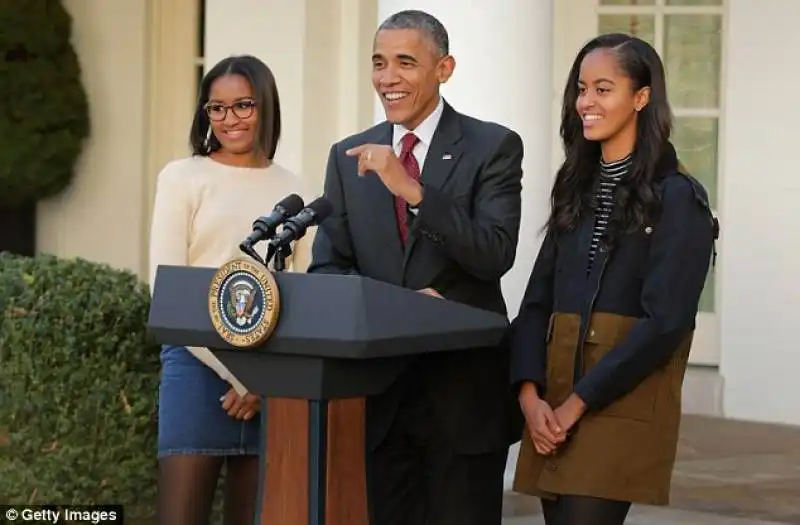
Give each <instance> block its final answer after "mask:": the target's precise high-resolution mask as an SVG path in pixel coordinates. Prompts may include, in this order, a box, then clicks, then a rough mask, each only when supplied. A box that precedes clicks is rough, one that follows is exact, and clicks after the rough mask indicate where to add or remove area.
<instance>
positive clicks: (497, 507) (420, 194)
mask: <svg viewBox="0 0 800 525" xmlns="http://www.w3.org/2000/svg"><path fill="white" fill-rule="evenodd" d="M372 63H373V73H372V81H373V84H374V86H375V90H376V92H377V94H378V96H379V97H380V99H381V101H382V103H383V106H384V109H385V112H386V117H387V121H386V122H383V123H381V124H379V125H377V126H375V127H372V128H370V129H368V130H366V131H363V132H361V133H359V134H357V135H354V136H351V137H348V138H346V139H344V140H343V141H341V142H339V143H337V144H334V145H333V147H332V148H331V151H330V157H329V159H328V167H327V172H326V180H325V196H326V197H327V198H328V199H329V200H330V202H331V203H332V205H333V209H334V211H333V214H332V215H331V216H330V217H329V218H328V219H327V220H326V221H325V222H324V223H323V224H322V225H321V226H320V228H319V229H318V231H317V234H316V237H315V241H314V246H313V251H312V262H311V265H310V267H309V269H308V271H309V272H319V273H322V272H325V273H340V274H359V275H364V276H368V277H371V278H374V279H378V280H381V281H386V282H389V283H392V284H395V285H399V286H404V287H408V288H412V289H415V290H420V291H422V292H424V293H428V294H431V295H435V296H439V297H442V298H444V299H446V300H451V301H460V302H463V303H466V304H469V305H472V306H476V307H479V308H483V309H487V310H493V311H495V312H499V313H502V314H505V313H506V306H505V302H504V300H503V297H502V294H501V290H500V278H501V276H502V275H503V274H505V273H506V272H507V271H508V270H509V269H510V268H511V266H512V264H513V262H514V256H515V254H516V247H517V239H518V233H519V225H520V207H521V178H522V166H521V164H522V156H523V146H522V141H521V139H520V137H519V135H517V134H516V133H515V132H513V131H511V130H509V129H507V128H505V127H503V126H500V125H498V124H494V123H490V122H482V121H479V120H476V119H474V118H471V117H468V116H466V115H463V114H460V113H458V112H456V110H454V109H453V108H452V107H451V106H450V105H449V104H448V103H447V102H445V101H444V99H443V98H442V97H440V95H439V85H440V84H442V83H444V82H446V81H447V80H448V79H449V78H450V76H451V74H452V73H453V69H454V67H455V61H454V59H453V58H452V57H451V56H450V55H449V42H448V36H447V31H446V30H445V28H444V27H443V26H442V24H441V23H440V22H439V21H438V20H437V19H435V18H434V17H432V16H431V15H429V14H427V13H424V12H420V11H403V12H400V13H397V14H395V15H393V16H391V17H390V18H388V19H387V20H386V21H385V22H384V23H383V24H382V25H381V26H380V27H379V28H378V31H377V33H376V35H375V41H374V52H373V56H372ZM420 174H421V176H420ZM395 315H397V316H398V317H400V316H402V315H403V312H395ZM508 366H509V357H508V352H507V351H506V350H505V349H504V348H497V349H482V350H481V351H472V350H470V351H465V352H453V353H451V352H442V353H437V354H436V355H425V356H421V357H419V358H417V359H416V360H415V362H414V363H413V364H411V365H409V367H408V368H407V369H406V370H405V372H404V373H403V374H402V375H401V377H400V378H399V379H398V380H397V381H396V382H395V383H394V384H393V385H392V386H391V387H390V388H389V390H388V391H387V392H386V393H385V394H382V395H380V396H376V397H374V398H370V399H369V400H368V403H367V449H368V450H367V477H368V480H367V482H368V496H369V503H370V514H371V521H372V523H373V525H394V524H397V525H428V524H429V525H499V524H500V522H501V515H502V492H503V473H504V470H505V463H506V456H507V453H508V446H509V445H510V444H511V443H513V442H515V441H518V439H519V436H520V431H521V426H520V424H519V422H518V416H517V410H518V409H517V406H516V402H515V400H514V398H513V396H512V395H511V393H510V389H509V387H508ZM514 427H516V428H514ZM512 429H513V430H512Z"/></svg>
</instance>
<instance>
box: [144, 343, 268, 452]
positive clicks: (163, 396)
mask: <svg viewBox="0 0 800 525" xmlns="http://www.w3.org/2000/svg"><path fill="white" fill-rule="evenodd" d="M230 388H231V387H230V384H228V382H227V381H224V380H223V379H220V377H219V376H218V375H217V373H216V372H214V371H213V370H211V369H210V368H208V367H207V366H206V365H204V364H203V363H202V362H201V361H199V360H198V359H197V358H196V357H195V356H193V355H192V354H191V353H190V352H189V350H187V349H186V348H185V347H182V346H164V347H163V348H162V350H161V382H160V385H159V391H158V457H159V458H161V457H164V456H169V455H174V454H182V455H187V454H198V455H206V456H237V455H257V454H258V451H259V446H260V444H261V415H260V414H256V415H255V416H254V417H253V418H252V419H250V420H249V421H242V420H239V419H234V418H233V417H231V416H229V415H228V413H227V412H226V411H225V410H224V409H223V408H222V402H221V401H220V398H221V397H222V396H224V395H225V393H226V392H227V391H228V390H230Z"/></svg>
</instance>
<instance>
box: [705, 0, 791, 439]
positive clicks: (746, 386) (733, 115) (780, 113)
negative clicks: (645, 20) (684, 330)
mask: <svg viewBox="0 0 800 525" xmlns="http://www.w3.org/2000/svg"><path fill="white" fill-rule="evenodd" d="M798 16H800V2H792V1H790V0H768V1H764V2H759V3H758V4H757V5H756V4H753V3H751V2H749V1H748V0H730V1H729V2H728V11H727V17H728V20H727V24H726V31H727V35H726V40H727V44H726V47H727V49H726V55H727V57H728V58H727V60H726V64H725V66H724V69H723V71H724V84H723V86H724V99H723V108H724V109H723V111H724V114H723V115H722V122H721V125H722V147H721V157H722V158H721V167H722V169H721V174H720V184H721V191H720V194H721V195H722V200H721V206H720V222H721V227H722V232H721V238H720V252H719V254H720V257H719V258H718V259H717V265H718V266H717V270H718V271H719V272H720V276H719V278H718V280H717V283H718V284H717V286H718V288H719V291H718V292H717V294H718V295H717V297H718V298H719V299H718V302H717V304H718V305H719V306H718V315H719V318H720V342H721V347H722V356H721V362H720V373H721V374H722V377H723V380H724V390H723V400H724V413H725V416H726V417H731V418H737V419H749V420H757V421H770V422H778V423H787V424H794V425H800V404H798V397H800V396H798V395H797V370H798V369H800V352H798V351H797V332H796V331H795V330H796V325H797V322H798V311H800V279H798V276H797V271H798V268H800V243H798V240H797V239H798V237H797V232H798V231H800V209H798V207H797V201H798V198H800V179H799V178H798V177H797V174H796V172H795V170H794V169H793V168H794V166H795V165H796V163H797V160H796V156H797V153H796V152H797V129H796V128H797V126H796V123H797V121H798V119H800V107H798V106H797V104H793V103H788V104H787V103H786V100H781V99H782V97H775V96H759V95H758V94H757V93H759V89H760V87H759V86H764V85H769V86H796V85H797V83H798V82H800V73H798V70H797V69H795V68H786V67H783V65H782V64H781V60H779V59H776V58H770V59H765V57H779V56H781V55H782V53H784V52H785V50H787V49H797V48H798V47H800V34H799V33H796V32H795V31H793V29H792V28H793V25H795V24H794V22H793V20H797V18H798Z"/></svg>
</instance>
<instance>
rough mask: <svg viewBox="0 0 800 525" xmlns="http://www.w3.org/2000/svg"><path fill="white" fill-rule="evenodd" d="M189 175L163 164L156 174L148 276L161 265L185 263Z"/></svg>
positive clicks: (153, 279)
mask: <svg viewBox="0 0 800 525" xmlns="http://www.w3.org/2000/svg"><path fill="white" fill-rule="evenodd" d="M190 177H191V175H190V174H187V173H184V172H182V171H180V170H176V169H171V168H170V166H169V165H168V166H166V167H165V168H164V169H163V170H162V171H161V173H159V175H158V180H157V182H156V196H155V203H154V205H153V215H152V221H151V224H150V255H149V257H150V261H149V262H150V264H149V266H150V267H149V277H150V286H151V288H152V286H153V283H154V282H155V276H156V270H157V269H158V266H159V265H161V264H164V265H188V263H189V244H190V235H191V228H190V223H191V217H192V202H191V195H190V191H191V188H192V184H191V180H190Z"/></svg>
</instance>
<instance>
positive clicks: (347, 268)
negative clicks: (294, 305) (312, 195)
mask: <svg viewBox="0 0 800 525" xmlns="http://www.w3.org/2000/svg"><path fill="white" fill-rule="evenodd" d="M324 196H325V198H326V199H328V201H330V203H331V207H332V208H333V211H332V213H331V214H330V216H328V218H327V219H325V220H324V221H323V222H322V224H320V226H319V227H318V228H317V233H316V235H315V236H314V243H313V245H312V248H311V263H310V264H309V266H308V269H307V270H306V272H307V273H336V274H358V267H357V265H356V260H355V255H354V253H353V242H352V239H351V237H350V227H349V225H348V222H347V205H346V203H345V197H344V190H343V188H342V176H341V172H340V171H339V163H338V148H337V145H336V144H334V145H333V146H332V147H331V151H330V153H329V154H328V165H327V168H326V169H325V186H324Z"/></svg>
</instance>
